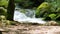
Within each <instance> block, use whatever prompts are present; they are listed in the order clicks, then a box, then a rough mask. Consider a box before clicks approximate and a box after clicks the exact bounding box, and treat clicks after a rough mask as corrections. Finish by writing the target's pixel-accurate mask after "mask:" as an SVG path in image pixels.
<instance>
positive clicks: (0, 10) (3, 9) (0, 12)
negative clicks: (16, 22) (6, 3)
mask: <svg viewBox="0 0 60 34" xmlns="http://www.w3.org/2000/svg"><path fill="white" fill-rule="evenodd" d="M6 13H7V9H5V8H3V7H0V15H6Z"/></svg>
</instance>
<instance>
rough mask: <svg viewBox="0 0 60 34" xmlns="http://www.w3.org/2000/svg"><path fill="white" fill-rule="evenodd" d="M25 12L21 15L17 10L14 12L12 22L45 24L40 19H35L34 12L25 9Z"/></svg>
mask: <svg viewBox="0 0 60 34" xmlns="http://www.w3.org/2000/svg"><path fill="white" fill-rule="evenodd" d="M20 10H21V9H20ZM25 10H26V12H25V13H22V12H21V11H19V10H15V12H14V18H13V19H14V21H18V22H22V23H30V22H31V23H39V24H45V23H46V22H45V21H43V20H42V18H35V10H30V9H25Z"/></svg>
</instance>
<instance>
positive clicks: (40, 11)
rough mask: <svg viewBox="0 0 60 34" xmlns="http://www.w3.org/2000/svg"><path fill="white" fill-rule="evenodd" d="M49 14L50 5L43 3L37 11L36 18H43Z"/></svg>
mask: <svg viewBox="0 0 60 34" xmlns="http://www.w3.org/2000/svg"><path fill="white" fill-rule="evenodd" d="M48 12H50V4H49V3H47V2H43V3H42V4H41V5H39V6H38V8H37V10H36V17H43V15H44V14H45V13H48Z"/></svg>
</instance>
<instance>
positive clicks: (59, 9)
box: [0, 0, 60, 24]
mask: <svg viewBox="0 0 60 34" xmlns="http://www.w3.org/2000/svg"><path fill="white" fill-rule="evenodd" d="M8 1H9V2H8ZM15 3H16V4H18V6H19V7H21V8H23V9H24V8H25V9H26V8H27V9H36V14H35V15H36V18H40V17H42V18H44V20H48V21H49V20H53V21H60V0H15ZM15 3H14V1H12V0H11V1H10V0H0V21H1V22H2V23H6V24H14V23H15V22H13V21H9V20H7V19H6V18H7V16H8V19H12V17H13V14H14V9H15ZM23 9H21V10H20V11H21V12H22V13H25V11H26V10H23ZM7 13H8V15H7ZM9 16H10V17H9ZM59 24H60V23H59Z"/></svg>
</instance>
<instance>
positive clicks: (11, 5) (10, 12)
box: [7, 0, 15, 20]
mask: <svg viewBox="0 0 60 34" xmlns="http://www.w3.org/2000/svg"><path fill="white" fill-rule="evenodd" d="M14 9H15V4H14V0H9V4H8V7H7V20H13V16H14Z"/></svg>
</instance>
